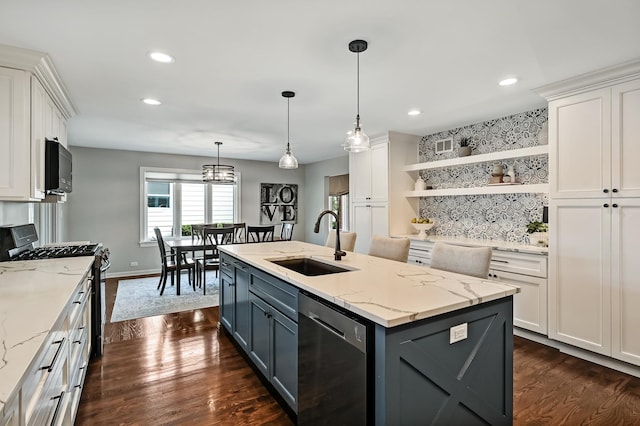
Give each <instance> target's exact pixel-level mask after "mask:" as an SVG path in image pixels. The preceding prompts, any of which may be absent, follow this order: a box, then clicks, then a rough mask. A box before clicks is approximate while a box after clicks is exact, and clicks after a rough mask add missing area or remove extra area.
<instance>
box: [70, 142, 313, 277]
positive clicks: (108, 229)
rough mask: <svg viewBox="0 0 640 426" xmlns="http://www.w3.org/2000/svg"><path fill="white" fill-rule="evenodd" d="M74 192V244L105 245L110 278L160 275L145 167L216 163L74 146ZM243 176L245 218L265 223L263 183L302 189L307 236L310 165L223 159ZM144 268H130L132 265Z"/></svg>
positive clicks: (301, 221) (297, 234)
mask: <svg viewBox="0 0 640 426" xmlns="http://www.w3.org/2000/svg"><path fill="white" fill-rule="evenodd" d="M71 152H72V154H73V192H72V193H71V194H69V196H68V201H67V208H68V211H67V215H66V219H67V220H68V224H67V225H68V226H67V229H68V239H69V240H91V241H99V242H102V243H104V245H105V247H108V248H109V249H110V251H111V265H112V266H111V269H110V271H109V272H110V275H115V274H122V275H125V274H129V273H136V272H145V271H159V268H160V265H159V259H158V247H157V246H155V245H153V246H152V247H141V246H140V244H139V239H140V230H139V228H140V207H141V206H140V167H141V166H146V167H165V168H176V169H192V170H200V169H201V167H202V164H205V163H207V164H208V163H211V162H212V161H215V159H212V158H206V157H197V156H186V155H184V156H181V155H170V154H157V153H148V152H134V151H119V150H104V149H95V148H83V147H77V146H72V147H71ZM220 160H221V162H222V163H224V164H230V165H233V166H235V167H236V171H238V172H240V174H241V188H240V190H241V193H240V194H241V215H242V221H244V222H246V223H247V224H258V223H259V203H260V183H263V182H271V183H292V184H298V185H299V187H298V189H299V193H298V197H299V198H298V223H297V225H296V227H295V228H294V236H293V238H294V239H298V240H303V239H304V234H305V231H304V230H305V228H306V226H305V220H306V215H305V208H306V204H305V199H306V197H307V194H308V193H309V192H307V190H306V189H305V185H304V183H305V166H301V167H300V168H299V169H297V170H282V169H279V168H278V164H277V163H276V162H262V161H245V160H232V159H222V158H221V159H220ZM132 261H135V262H138V266H133V267H131V266H129V262H132Z"/></svg>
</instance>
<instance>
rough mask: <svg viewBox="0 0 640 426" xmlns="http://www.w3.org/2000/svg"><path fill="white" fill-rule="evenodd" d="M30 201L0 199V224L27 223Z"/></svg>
mask: <svg viewBox="0 0 640 426" xmlns="http://www.w3.org/2000/svg"><path fill="white" fill-rule="evenodd" d="M30 210H32V206H31V203H13V202H8V201H0V225H22V224H24V223H29V219H30V218H31V215H30Z"/></svg>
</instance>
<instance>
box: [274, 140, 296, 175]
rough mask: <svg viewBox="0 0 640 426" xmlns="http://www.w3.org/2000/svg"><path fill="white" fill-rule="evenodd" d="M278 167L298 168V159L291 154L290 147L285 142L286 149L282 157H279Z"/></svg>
mask: <svg viewBox="0 0 640 426" xmlns="http://www.w3.org/2000/svg"><path fill="white" fill-rule="evenodd" d="M278 167H280V168H281V169H297V168H298V160H297V159H296V157H294V156H293V154H291V148H290V147H289V144H287V149H286V150H285V151H284V155H283V156H282V158H280V162H279V163H278Z"/></svg>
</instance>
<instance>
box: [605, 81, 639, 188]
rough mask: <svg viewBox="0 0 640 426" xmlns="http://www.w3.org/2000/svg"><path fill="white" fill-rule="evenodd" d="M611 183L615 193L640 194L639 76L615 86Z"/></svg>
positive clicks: (613, 90)
mask: <svg viewBox="0 0 640 426" xmlns="http://www.w3.org/2000/svg"><path fill="white" fill-rule="evenodd" d="M611 117H612V129H611V148H612V152H611V157H612V158H611V164H612V170H611V172H612V175H611V180H612V183H611V186H612V191H616V192H613V193H612V195H613V196H614V197H640V167H638V159H639V158H640V119H639V117H640V80H634V81H630V82H628V83H624V84H619V85H617V86H613V88H612V110H611Z"/></svg>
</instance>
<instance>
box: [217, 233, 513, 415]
mask: <svg viewBox="0 0 640 426" xmlns="http://www.w3.org/2000/svg"><path fill="white" fill-rule="evenodd" d="M220 250H221V251H222V261H221V292H222V295H221V313H220V315H221V323H222V324H223V326H224V327H225V328H226V329H227V331H229V332H230V333H231V335H232V336H233V338H234V340H235V341H236V343H237V344H238V346H239V347H240V348H241V349H242V350H243V351H244V352H245V354H246V355H247V358H248V359H249V360H251V362H252V363H253V364H254V367H255V368H256V369H257V370H258V371H259V372H260V373H261V374H263V376H264V378H265V380H266V381H267V382H268V383H270V384H271V385H272V387H273V389H275V391H276V392H277V395H278V397H279V398H281V399H282V400H284V401H285V402H286V403H287V404H288V406H289V408H290V409H291V411H292V412H294V413H298V416H299V420H300V421H301V419H300V415H301V411H302V410H303V408H304V407H302V406H300V405H299V403H300V404H301V403H303V402H304V397H303V395H304V394H305V392H306V389H304V384H305V380H303V379H302V377H303V373H305V374H306V373H307V370H309V369H311V370H314V369H315V370H317V371H318V372H323V371H325V370H326V365H325V364H326V360H322V359H316V360H315V361H314V362H311V363H310V361H309V359H308V358H305V359H304V360H303V359H302V358H301V359H300V360H299V359H298V349H299V347H298V343H299V341H300V342H301V341H303V337H304V336H303V334H304V333H305V331H304V329H303V328H302V326H300V329H299V328H298V324H299V323H300V325H302V320H303V318H302V317H303V316H302V312H301V311H302V309H300V310H299V306H298V301H299V296H300V300H301V299H302V298H303V296H302V295H304V297H305V298H306V297H307V296H308V297H311V298H314V299H316V300H318V301H319V302H321V303H323V304H326V305H327V306H329V307H332V308H333V309H335V310H336V311H338V312H341V313H342V314H344V315H347V316H351V317H353V318H356V319H359V320H360V322H361V323H363V324H365V325H366V326H367V330H368V331H367V336H366V342H367V343H366V347H367V348H368V351H367V360H368V361H367V362H368V364H367V368H366V375H367V380H366V387H367V406H368V408H367V410H368V417H367V422H368V423H370V424H379V425H383V424H416V423H421V424H424V423H438V424H462V423H464V424H470V423H489V424H511V421H512V400H513V395H512V394H513V353H512V352H513V342H512V295H513V294H515V293H517V292H518V291H519V289H518V287H516V286H512V285H508V284H502V283H498V282H493V281H489V280H481V279H477V278H472V277H467V276H463V275H458V274H453V273H448V272H444V271H438V270H433V269H429V268H423V267H418V266H414V265H409V264H405V263H400V262H394V261H390V260H386V259H381V258H376V257H371V256H367V255H362V254H358V253H348V255H347V256H346V257H343V259H342V261H340V262H336V261H334V260H333V251H334V250H333V248H329V247H323V246H316V245H313V244H307V243H302V242H297V241H290V242H274V243H262V244H242V245H229V246H224V247H221V248H220ZM296 258H311V259H314V260H317V261H320V262H322V263H325V264H330V265H337V266H339V267H341V268H343V269H346V271H343V272H336V273H330V274H326V275H318V276H307V275H305V274H302V273H299V272H296V271H293V270H291V269H289V268H287V267H285V266H281V265H278V264H277V263H274V262H273V261H282V260H287V259H296ZM356 334H357V333H356ZM301 357H302V356H301ZM299 366H300V367H299ZM354 368H355V367H354ZM298 373H300V374H298ZM345 373H346V371H345ZM344 378H345V380H346V374H345V376H344ZM341 379H342V376H341V375H338V376H337V377H326V380H331V381H337V382H339V381H340V380H341ZM335 389H339V391H337V393H342V394H343V395H342V396H343V397H344V398H345V399H347V398H348V397H349V395H350V394H352V393H354V392H356V391H357V390H355V389H353V388H350V387H349V386H347V385H345V386H342V389H340V387H339V386H336V387H335ZM299 396H300V397H299ZM301 423H303V422H302V421H301Z"/></svg>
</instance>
